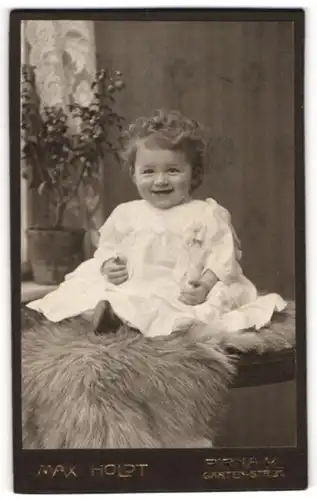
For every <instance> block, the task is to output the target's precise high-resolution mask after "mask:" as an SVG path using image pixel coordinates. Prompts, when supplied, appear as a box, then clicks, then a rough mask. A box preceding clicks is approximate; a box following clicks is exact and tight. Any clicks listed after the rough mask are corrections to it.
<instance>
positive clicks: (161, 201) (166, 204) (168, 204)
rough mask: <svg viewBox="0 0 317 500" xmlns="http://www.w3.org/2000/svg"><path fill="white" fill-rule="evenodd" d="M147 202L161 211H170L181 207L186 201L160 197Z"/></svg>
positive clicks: (152, 197) (149, 199)
mask: <svg viewBox="0 0 317 500" xmlns="http://www.w3.org/2000/svg"><path fill="white" fill-rule="evenodd" d="M147 201H148V202H149V203H150V204H151V205H152V206H153V207H155V208H160V209H161V210H168V209H169V208H173V207H176V206H177V205H181V204H182V203H183V202H184V201H183V200H182V199H177V200H176V199H173V198H167V197H166V198H164V197H161V198H160V197H159V196H150V197H149V198H148V199H147Z"/></svg>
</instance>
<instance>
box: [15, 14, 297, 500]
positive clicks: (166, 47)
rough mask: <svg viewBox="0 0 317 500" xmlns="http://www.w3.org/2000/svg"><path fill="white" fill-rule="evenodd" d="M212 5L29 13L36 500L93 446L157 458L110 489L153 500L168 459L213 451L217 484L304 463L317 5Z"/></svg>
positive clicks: (23, 30) (22, 439)
mask: <svg viewBox="0 0 317 500" xmlns="http://www.w3.org/2000/svg"><path fill="white" fill-rule="evenodd" d="M137 12H138V13H137ZM193 12H194V13H195V12H196V15H195V14H193V15H191V12H190V10H187V12H183V15H182V10H181V9H180V11H178V12H177V10H171V11H170V12H168V10H165V11H164V9H163V11H161V12H160V10H159V9H157V10H156V11H155V9H153V11H152V12H148V13H147V11H143V12H142V10H141V11H135V12H134V13H133V12H132V13H131V12H130V13H129V12H126V13H125V14H124V13H121V14H120V13H118V11H117V12H116V13H113V15H111V11H108V12H107V11H105V10H104V11H99V12H95V13H94V12H93V11H89V10H87V11H86V13H83V12H81V13H80V12H76V10H74V11H73V15H72V13H71V12H69V11H68V13H67V11H65V12H64V13H63V11H47V12H45V10H42V11H36V10H35V11H34V15H33V16H32V11H27V12H26V14H23V11H16V12H13V14H15V15H16V17H15V18H14V15H13V16H12V18H11V20H12V23H11V40H12V39H13V38H16V40H15V42H14V43H13V41H12V46H11V55H13V53H14V54H16V57H17V58H16V59H15V60H14V65H15V66H16V67H15V72H14V78H15V84H14V89H15V90H12V92H13V91H17V90H18V91H19V92H20V101H19V103H20V105H19V110H16V109H15V111H14V112H15V128H14V132H13V133H14V137H12V138H11V140H12V141H13V142H14V144H13V146H12V148H13V149H14V152H13V153H12V154H14V155H15V158H16V159H17V160H18V162H17V163H15V164H14V165H13V164H12V167H11V170H12V171H13V170H14V172H13V174H12V175H13V176H14V179H15V182H16V183H17V184H18V185H19V186H18V188H12V189H13V191H11V203H12V204H13V202H14V200H13V196H14V197H15V196H19V197H20V213H19V214H17V219H15V220H16V221H18V224H19V227H20V230H19V234H17V231H18V227H14V226H13V225H12V226H11V232H14V233H15V236H12V237H15V238H16V239H17V240H18V241H20V245H19V246H20V255H19V256H15V259H16V260H15V262H16V269H20V271H19V274H20V276H19V277H18V279H19V283H20V294H18V295H19V298H18V299H17V302H15V304H16V305H15V306H13V315H12V316H13V328H14V321H16V323H15V325H16V328H17V329H18V330H19V331H14V346H13V349H14V360H15V361H14V366H15V373H14V388H15V389H14V391H15V397H17V398H19V403H16V406H15V420H14V427H15V432H16V437H15V445H16V447H17V448H18V449H19V452H17V451H16V453H18V454H19V456H21V457H22V456H28V457H30V458H29V460H27V461H26V465H25V467H26V469H25V470H28V472H25V477H24V483H23V480H22V479H21V483H20V484H22V483H23V484H24V486H20V487H19V488H20V490H21V491H24V492H31V490H32V488H35V489H36V488H37V486H34V487H33V486H32V487H31V486H25V485H26V484H28V481H29V480H30V481H31V479H27V478H30V477H31V476H32V477H33V478H34V477H35V476H36V477H38V478H39V479H38V480H39V481H40V484H41V487H39V488H40V490H41V491H45V488H47V489H48V490H52V489H53V490H54V491H55V488H57V490H58V488H60V489H59V490H58V491H66V490H63V488H62V487H57V486H56V484H59V483H58V482H57V481H55V483H54V484H55V486H52V484H53V483H52V482H48V483H45V481H52V478H53V479H54V478H55V479H56V477H55V476H63V479H65V477H67V472H65V471H66V465H65V463H66V462H67V464H68V466H69V464H70V463H73V462H74V461H75V458H73V461H72V460H70V459H69V457H75V456H77V455H76V450H77V451H78V450H82V451H84V450H95V451H96V450H100V452H101V453H104V452H105V451H107V450H108V451H111V452H113V451H114V450H121V451H122V453H125V451H126V450H138V452H140V453H142V455H139V456H140V457H141V456H142V457H150V458H147V459H146V461H144V458H143V459H142V460H143V461H141V462H140V461H139V460H140V459H139V458H138V459H136V458H133V460H132V459H131V456H132V455H129V456H127V458H124V459H122V458H120V457H121V455H120V457H119V455H115V456H116V457H117V458H116V460H117V462H120V463H121V462H122V463H123V462H124V464H123V465H122V466H121V465H120V467H121V468H120V467H119V465H116V464H117V462H113V460H114V459H113V458H111V461H110V462H111V463H108V462H107V461H106V462H105V460H107V459H106V458H105V457H107V456H108V457H110V455H109V454H108V455H107V454H104V455H100V458H99V461H100V460H101V464H102V465H100V466H99V465H98V468H97V469H98V470H99V472H96V470H97V469H96V468H95V466H93V468H91V467H92V466H91V464H92V461H91V460H90V459H87V462H89V464H90V465H89V467H90V473H89V475H90V480H92V479H93V478H94V477H95V476H96V475H98V474H99V475H100V474H101V472H100V471H102V474H101V475H102V476H104V477H106V476H107V478H108V479H109V481H110V479H111V480H112V481H115V479H116V477H117V476H119V477H121V478H122V477H128V478H132V479H133V481H134V480H135V481H137V479H136V476H137V475H138V476H140V477H141V476H142V478H144V480H143V483H142V481H141V480H140V481H141V483H142V484H143V485H144V484H147V486H146V487H147V488H148V489H151V486H149V485H150V484H152V483H150V481H151V480H153V477H152V476H153V475H155V472H152V471H151V472H150V469H151V466H150V461H151V459H152V458H151V457H154V455H150V453H152V452H151V450H153V449H161V450H165V451H164V453H166V454H168V453H173V450H174V452H175V453H176V450H177V453H186V450H187V452H188V453H190V452H191V450H200V452H202V453H203V455H201V457H203V458H202V460H201V463H202V470H201V471H200V472H199V474H200V479H199V481H198V483H199V484H198V483H197V484H196V483H195V484H196V486H195V487H196V488H198V489H202V490H203V489H205V490H210V489H214V488H216V489H220V490H221V489H222V488H225V486H224V482H223V478H224V476H223V474H227V473H228V474H229V476H230V474H231V476H230V477H229V476H228V477H227V479H229V480H232V479H233V478H234V479H235V480H236V479H238V476H239V475H240V476H239V479H241V481H238V482H237V481H235V486H234V487H233V488H235V489H239V488H242V489H248V487H249V486H248V485H249V483H250V479H252V481H251V483H252V486H251V487H259V485H260V486H262V487H263V489H266V485H267V489H275V488H276V489H279V488H281V486H279V485H283V484H284V483H286V482H287V480H289V481H291V477H290V476H292V474H290V473H289V471H290V470H291V465H290V464H289V462H288V459H285V463H284V462H283V460H282V459H281V460H282V461H281V460H280V459H279V458H277V457H280V456H281V455H280V453H279V452H278V451H277V450H279V449H282V450H287V449H292V450H293V452H295V451H296V450H301V453H302V454H304V457H303V460H304V462H305V443H306V435H305V426H306V413H305V411H306V410H305V408H306V406H305V404H306V403H305V394H306V393H305V257H304V252H305V241H304V232H303V231H304V229H303V228H304V225H305V221H304V211H303V206H304V205H303V203H304V201H303V200H304V188H303V186H304V181H303V179H304V159H303V154H302V148H303V146H302V144H301V141H302V140H303V137H302V130H301V128H300V126H301V123H302V116H301V114H300V113H301V112H302V109H303V108H302V105H303V103H302V99H303V97H302V95H301V94H300V89H301V88H302V83H301V79H302V78H303V72H301V71H302V64H303V63H302V60H301V57H302V53H301V50H303V43H304V42H303V26H302V25H303V12H302V11H301V10H295V9H294V10H293V11H291V12H290V13H289V18H288V17H287V12H288V11H287V10H285V11H282V12H281V11H276V12H275V11H274V9H273V10H271V11H270V15H268V16H267V17H266V16H265V13H262V18H261V15H260V14H259V13H256V12H253V14H254V15H253V16H252V13H251V14H250V15H248V13H246V12H245V13H244V14H243V10H241V11H240V14H239V12H235V14H236V15H234V12H233V11H232V12H231V14H232V15H231V16H230V9H229V10H228V11H227V12H224V13H223V15H220V14H218V15H217V13H216V11H214V12H213V10H212V9H210V10H208V12H207V14H208V15H207V14H206V13H204V15H202V14H200V13H199V12H197V11H195V10H193V11H192V13H193ZM274 12H275V15H274ZM177 14H178V15H177ZM226 15H227V17H226ZM13 18H14V19H13ZM13 21H15V22H13ZM13 30H14V31H13ZM296 30H297V31H296ZM17 42H19V43H17ZM17 45H18V47H17ZM13 46H14V50H13V48H12V47H13ZM18 51H19V52H18ZM18 59H19V60H20V64H18ZM12 64H13V63H12ZM12 78H13V76H12ZM16 79H19V82H17V81H16ZM17 87H19V88H18V89H17ZM15 100H16V101H17V94H15ZM17 113H19V116H18V119H17ZM298 113H299V114H298ZM296 127H299V129H297V128H296ZM18 128H19V129H18ZM11 130H13V127H12V129H11ZM19 158H20V160H19ZM18 164H19V165H20V168H18V166H17V165H18ZM11 182H13V181H11ZM15 202H16V203H19V200H18V199H16V200H15ZM15 210H16V211H17V209H16V208H15ZM12 224H13V223H12ZM17 260H19V262H17ZM15 276H17V271H16V270H15ZM19 283H16V287H17V288H18V287H19ZM15 293H16V292H15ZM14 311H15V312H14ZM14 318H16V319H15V320H14ZM299 336H300V341H299V340H298V339H299ZM298 342H300V346H299V344H298ZM15 353H16V354H15ZM17 448H16V449H17ZM223 449H225V450H228V449H229V450H230V449H231V454H230V452H229V454H227V455H225V454H222V450H223ZM250 449H251V450H252V449H254V450H255V451H253V452H251V455H250V453H249V452H248V450H250ZM256 449H258V451H259V450H261V449H265V453H264V454H263V455H261V457H262V458H257V459H256V458H254V457H255V456H256ZM59 450H62V451H63V453H64V452H66V453H68V452H69V453H71V454H73V455H67V457H68V458H67V459H66V458H65V459H64V458H57V456H56V455H54V457H56V458H55V459H54V460H52V459H51V460H48V461H47V459H46V461H43V459H42V458H41V459H40V458H39V459H38V462H36V463H37V465H36V466H35V465H34V464H35V462H32V459H31V456H33V455H31V453H33V452H34V453H41V452H46V451H47V452H54V453H55V452H57V451H59ZM67 450H68V451H67ZM181 450H184V451H181ZM121 451H120V453H121ZM20 453H22V455H20ZM23 453H29V455H23ZM116 453H117V452H116ZM146 453H148V454H149V455H146ZM161 453H163V451H162V452H161ZM34 456H35V455H34ZM36 456H40V455H36ZM43 456H44V455H43ZM52 456H53V455H52ZM63 456H64V455H63ZM102 456H103V458H101V457H102ZM160 456H161V461H163V462H164V460H165V459H164V458H163V457H164V456H165V455H160ZM172 456H176V455H169V456H168V455H166V463H170V467H172V465H171V460H172V458H171V457H172ZM177 456H178V455H177ZM180 456H181V455H180ZM184 456H185V455H184ZM186 456H187V455H186ZM188 456H189V455H188ZM238 456H240V457H241V456H242V457H249V459H248V460H249V461H248V462H247V465H246V462H243V465H242V462H240V463H239V465H237V463H235V460H236V459H233V458H232V457H238ZM250 456H251V457H253V461H251V462H252V463H251V462H250ZM65 457H66V455H65ZM118 457H119V458H118ZM128 457H130V458H128ZM214 457H222V458H221V459H220V458H214ZM226 457H227V458H226ZM230 457H231V458H230ZM264 457H265V458H264ZM34 460H37V459H34ZM188 460H190V459H188ZM191 460H192V462H194V461H195V460H196V459H195V458H194V455H193V456H192V459H191ZM199 460H200V459H199ZM217 460H218V462H217ZM223 460H227V461H228V460H229V461H230V460H231V462H230V467H229V469H228V467H227V466H228V463H229V462H227V463H226V464H225V463H224V462H223ZM245 460H247V459H245ZM265 460H266V462H265V464H264V461H265ZM20 462H21V460H20ZM20 462H19V463H20ZM45 463H50V464H53V463H55V466H53V465H50V466H46V465H44V464H45ZM98 463H99V462H98ZM63 464H64V465H63ZM142 464H143V465H142ZM162 466H163V465H162ZM73 467H75V465H74V466H73ZM78 467H79V469H80V467H83V462H82V465H81V466H78ZM87 467H88V466H87ZM96 467H97V466H96ZM129 467H130V468H129ZM153 467H154V466H153ZM195 467H196V465H195ZM32 468H33V469H32ZM75 471H76V469H75V468H74V469H73V474H71V473H70V472H69V470H68V474H69V475H79V472H78V469H77V472H75ZM93 471H95V472H93ZM233 473H234V474H236V476H233ZM16 474H17V475H18V476H19V477H20V478H21V477H23V475H21V474H22V472H16ZM147 474H148V475H149V477H148V478H147V477H146V476H147ZM237 475H238V476H237ZM150 476H151V477H152V479H151V477H150ZM295 476H296V474H295ZM295 476H294V477H293V480H294V484H295V483H296V481H297V480H298V484H301V485H304V483H305V478H306V470H305V467H303V468H302V470H301V472H298V473H297V476H296V478H295ZM49 477H50V478H49ZM164 477H165V478H167V477H168V474H167V473H165V476H164ZM82 479H83V478H82ZM61 480H62V479H61ZM83 480H84V479H83ZM98 480H99V481H100V477H98ZM183 480H184V483H183V485H184V490H186V488H187V486H188V489H190V485H191V482H190V481H191V480H190V479H186V478H183ZM43 481H44V482H43ZM131 481H132V480H131ZM146 481H149V483H147V482H146ZM193 481H194V479H193ZM70 482H71V479H68V483H67V484H68V486H67V488H71V489H72V491H77V490H76V489H75V488H77V486H76V487H75V486H74V484H73V485H72V486H70ZM73 483H74V481H73ZM79 483H80V481H79V482H77V483H76V484H77V485H78V484H79ZM119 483H120V481H119ZM119 483H118V484H119ZM163 483H164V481H163ZM237 483H239V484H237ZM38 484H39V483H38ZM44 484H46V486H43V485H44ZM98 484H99V483H98ZM116 484H117V483H115V482H113V485H112V486H111V485H110V486H109V484H108V483H107V484H106V483H105V482H104V484H103V488H104V489H103V490H101V491H110V490H112V488H113V489H114V490H115V489H116V488H117V486H116ZM124 484H125V486H122V481H121V483H120V485H121V486H118V488H119V489H118V491H119V490H120V488H129V486H127V485H126V484H127V481H126V482H125V483H124ZM131 484H132V483H131ZM164 484H165V483H164ZM164 484H163V485H161V487H163V486H164ZM177 484H178V483H177V481H176V480H175V485H174V487H171V490H173V489H175V488H176V489H177V487H178V486H177ZM186 484H187V486H186ZM193 484H194V483H193ZM241 485H242V486H241ZM257 485H258V486H257ZM98 487H99V490H100V484H99V486H98ZM130 487H131V488H132V490H133V491H136V490H140V489H142V488H143V486H140V487H138V486H130ZM226 487H228V486H226ZM30 488H31V489H30ZM65 488H66V486H65ZM78 488H79V486H78ZM87 488H88V487H87ZM92 488H93V487H92ZM92 488H90V487H89V488H88V489H89V491H90V490H91V491H92ZM84 489H85V488H84ZM154 489H155V487H154ZM155 490H156V491H159V488H157V489H155ZM165 490H168V491H169V487H168V481H167V483H166V484H165ZM120 491H123V490H122V489H121V490H120ZM177 491H178V490H177Z"/></svg>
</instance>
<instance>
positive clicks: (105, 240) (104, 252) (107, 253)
mask: <svg viewBox="0 0 317 500" xmlns="http://www.w3.org/2000/svg"><path fill="white" fill-rule="evenodd" d="M119 207H120V205H119V206H118V207H117V208H115V209H114V210H113V212H112V213H111V214H110V215H109V217H108V219H107V220H106V222H105V223H104V224H103V225H102V226H101V228H100V229H99V234H100V239H99V244H98V248H97V250H96V251H95V253H94V258H95V259H97V260H99V261H100V264H103V263H104V262H106V261H107V260H109V259H111V258H115V257H117V256H118V255H119V254H120V244H121V242H122V239H123V237H124V230H123V229H122V223H121V219H122V216H121V210H120V209H119Z"/></svg>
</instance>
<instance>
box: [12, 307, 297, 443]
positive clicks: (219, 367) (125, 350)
mask: <svg viewBox="0 0 317 500" xmlns="http://www.w3.org/2000/svg"><path fill="white" fill-rule="evenodd" d="M294 315H295V308H294V306H293V304H291V305H290V306H289V307H288V309H287V310H286V312H285V313H282V314H279V315H276V318H274V321H273V322H272V324H271V325H270V327H268V328H265V329H263V330H261V331H260V332H257V333H256V332H253V331H246V332H241V333H239V334H236V335H228V334H224V333H221V332H210V329H208V328H203V329H202V328H200V327H194V328H192V329H191V330H190V331H187V332H184V331H183V332H178V333H176V334H173V335H171V336H169V337H156V338H155V339H148V338H144V337H143V336H142V335H140V334H139V333H138V332H135V331H132V330H129V329H128V328H121V330H120V331H118V332H117V333H116V334H109V335H105V336H95V335H94V334H93V333H92V332H91V325H90V323H89V322H88V321H87V320H84V319H82V318H76V319H72V320H67V321H63V322H62V323H59V324H58V325H56V324H53V323H50V322H48V321H46V320H43V319H42V318H41V317H40V316H39V315H38V314H37V313H35V312H34V311H31V310H29V309H27V308H24V309H22V423H23V447H24V448H26V449H36V448H45V449H60V448H87V449H91V448H98V449H103V448H174V447H192V446H193V447H200V446H201V447H202V446H204V445H205V446H206V445H210V442H211V441H212V439H213V438H214V435H215V433H216V432H217V427H218V425H219V423H220V421H221V415H222V411H223V408H224V405H223V403H224V401H225V396H226V392H227V390H228V388H229V387H230V383H231V381H232V379H233V377H234V375H235V370H236V361H237V359H238V357H237V356H236V355H233V354H232V352H234V353H235V354H237V353H239V352H247V351H249V350H253V351H256V352H258V353H261V352H264V351H265V350H267V349H269V350H281V349H285V348H290V347H292V346H294V343H295V327H294ZM229 352H230V353H229ZM199 440H200V444H199ZM193 443H195V444H194V445H193Z"/></svg>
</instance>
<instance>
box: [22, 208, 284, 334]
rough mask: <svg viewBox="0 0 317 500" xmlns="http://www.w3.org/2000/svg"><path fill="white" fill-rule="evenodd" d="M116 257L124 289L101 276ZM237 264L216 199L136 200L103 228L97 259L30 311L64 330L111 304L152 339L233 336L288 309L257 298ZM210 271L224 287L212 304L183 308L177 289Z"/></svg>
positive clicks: (235, 245)
mask: <svg viewBox="0 0 317 500" xmlns="http://www.w3.org/2000/svg"><path fill="white" fill-rule="evenodd" d="M117 256H121V257H125V258H126V259H127V266H128V272H129V279H128V280H127V281H126V282H125V283H122V284H121V285H119V286H117V285H112V284H111V283H109V282H108V281H107V279H106V277H105V276H102V274H101V272H100V268H101V265H102V264H103V262H105V261H106V260H108V259H110V258H113V257H117ZM240 257H241V251H240V247H239V241H238V239H237V237H236V235H235V232H234V230H233V228H232V226H231V222H230V215H229V213H228V211H227V210H226V209H224V208H223V207H221V206H220V205H219V204H218V203H216V202H215V201H214V200H213V199H211V198H209V199H207V200H206V201H201V200H191V201H189V202H187V203H184V204H182V205H177V206H175V207H172V208H170V209H167V210H161V209H157V208H155V207H153V206H152V205H150V204H149V203H148V202H146V201H145V200H135V201H131V202H127V203H123V204H121V205H119V206H118V207H117V208H116V209H115V210H114V211H113V212H112V214H111V215H110V216H109V218H108V219H107V221H106V222H105V224H104V225H103V226H102V227H101V228H100V242H99V246H98V249H97V250H96V252H95V254H94V256H93V258H91V259H89V260H87V261H85V262H83V263H82V264H81V265H80V266H79V267H78V268H77V269H76V270H75V271H73V272H72V273H70V274H68V275H67V276H66V278H65V281H64V282H63V283H62V284H61V285H60V286H59V287H58V288H57V289H56V290H55V291H53V292H51V293H49V294H48V295H46V296H45V297H44V298H42V299H39V300H36V301H33V302H30V303H29V304H28V307H30V308H31V309H35V310H37V311H39V312H41V313H42V314H44V316H46V317H47V318H48V319H49V320H50V321H53V322H59V321H61V320H63V319H65V318H69V317H73V316H77V315H79V314H82V313H85V312H87V311H89V310H91V309H93V308H95V306H96V305H97V304H98V302H99V301H100V300H108V301H109V302H110V303H111V305H112V308H113V310H114V311H115V313H116V314H117V316H119V317H120V318H121V319H122V320H124V321H125V322H126V323H128V324H130V325H131V326H133V327H134V328H137V329H139V330H140V331H141V332H142V333H143V334H144V335H145V336H148V337H155V336H158V335H169V334H170V333H171V332H172V331H173V330H175V329H177V328H179V327H180V326H181V325H183V324H187V323H191V322H194V321H199V322H202V323H205V324H209V325H211V324H212V323H213V322H217V324H218V325H219V324H221V325H222V326H221V327H223V328H225V329H227V330H232V331H237V330H240V329H244V328H250V327H255V328H261V327H262V326H263V325H265V324H267V323H268V322H269V321H270V319H271V317H272V314H273V312H274V311H275V310H279V311H280V310H282V309H283V308H284V307H285V306H286V303H285V302H284V301H283V299H282V298H281V297H280V296H279V295H277V294H269V295H266V296H264V297H259V296H258V294H257V290H256V288H255V286H254V285H253V284H252V283H251V282H250V281H249V280H248V279H247V278H246V277H245V276H244V275H243V273H242V270H241V267H240V265H239V260H240ZM207 269H210V270H211V271H213V273H214V274H215V275H216V276H217V277H218V279H219V281H218V282H217V284H216V285H215V286H214V288H213V289H212V290H211V291H210V293H209V295H208V297H207V300H206V301H205V302H204V303H203V304H200V305H197V306H188V305H185V304H183V303H182V302H181V301H180V300H179V295H180V287H181V286H182V285H183V284H184V283H185V282H186V280H188V279H190V278H191V277H192V278H193V277H194V278H197V277H198V276H199V275H201V273H203V272H204V271H205V270H207ZM219 321H220V323H219Z"/></svg>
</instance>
